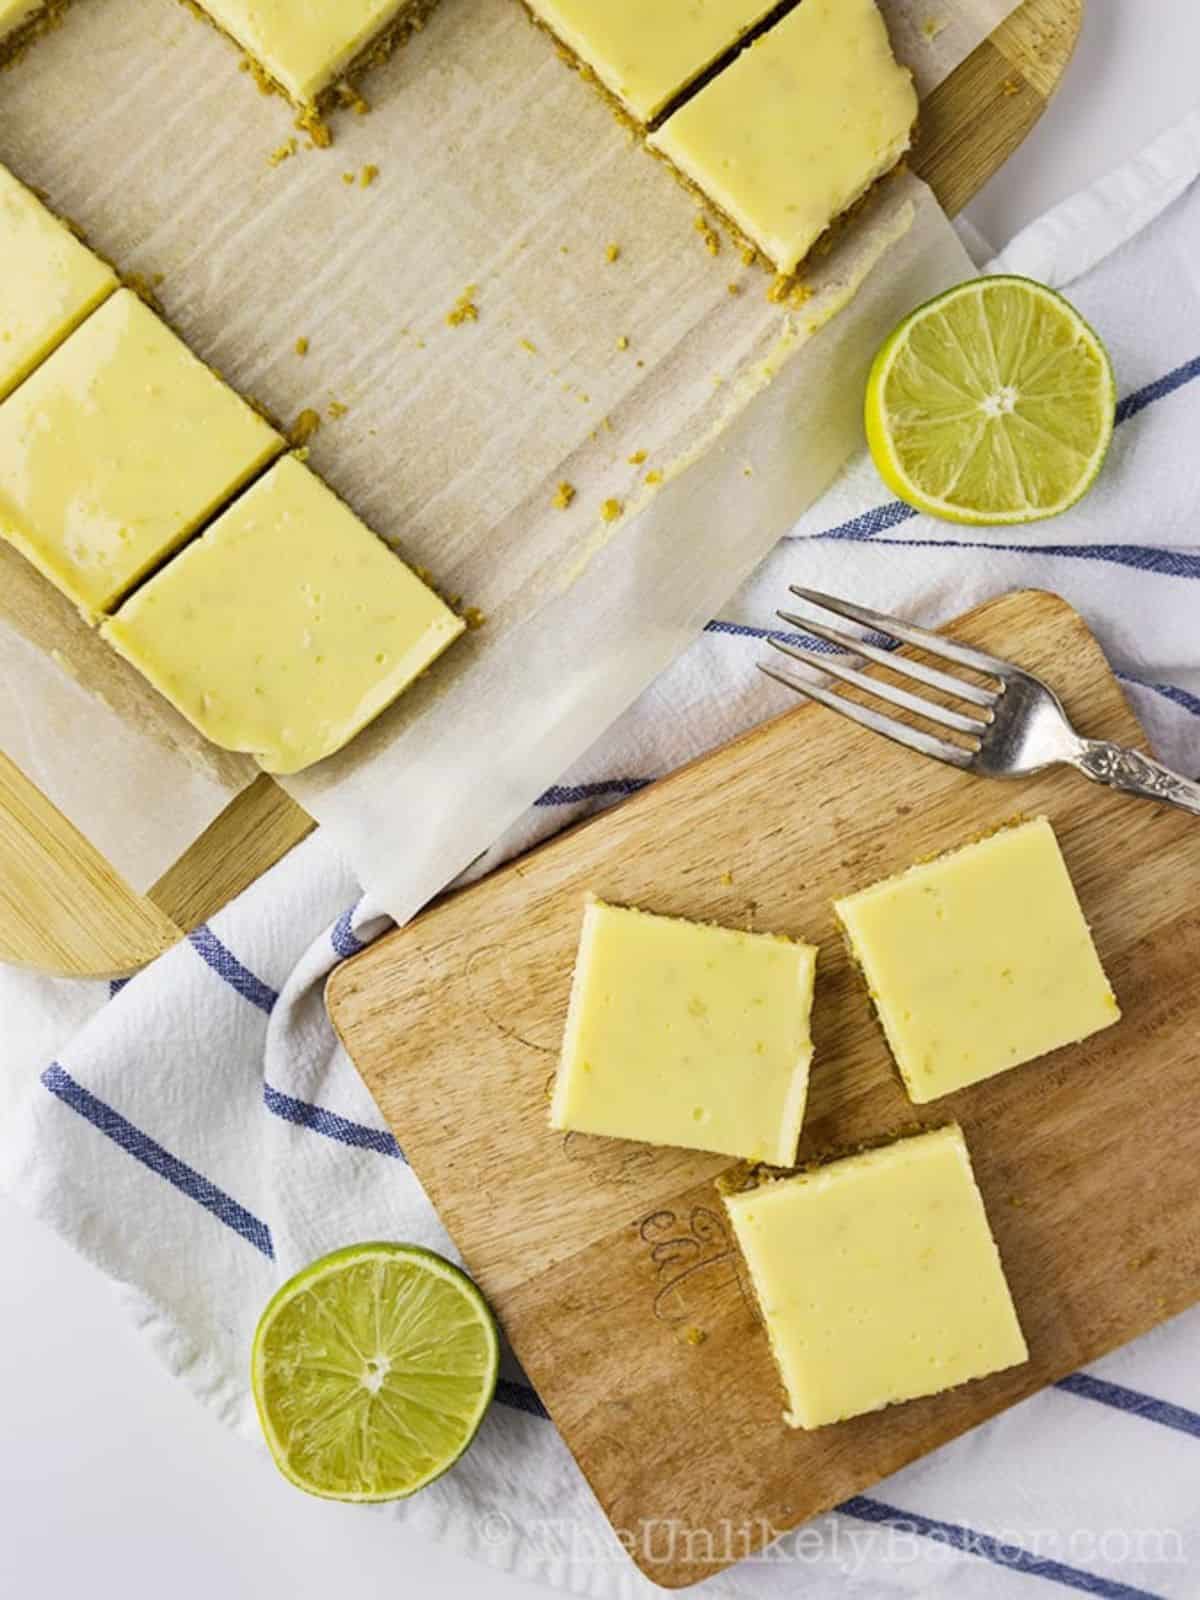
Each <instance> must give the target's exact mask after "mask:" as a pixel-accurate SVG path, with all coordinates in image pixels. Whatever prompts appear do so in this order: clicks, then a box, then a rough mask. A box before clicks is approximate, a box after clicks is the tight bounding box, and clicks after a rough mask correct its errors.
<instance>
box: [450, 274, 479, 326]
mask: <svg viewBox="0 0 1200 1600" xmlns="http://www.w3.org/2000/svg"><path fill="white" fill-rule="evenodd" d="M478 292H479V285H478V284H477V283H469V284H468V285H467V287H466V288H465V289H464V290H463V292H462V293H461V294H460V295H459V297H458V299H457V300H456V301H455V302H454V304H453V306H451V308H450V310H449V311H447V313H446V326H447V327H448V328H461V327H462V325H463V323H464V322H478V321H479V307H478V306H477V305H476V304H475V296H476V294H477V293H478Z"/></svg>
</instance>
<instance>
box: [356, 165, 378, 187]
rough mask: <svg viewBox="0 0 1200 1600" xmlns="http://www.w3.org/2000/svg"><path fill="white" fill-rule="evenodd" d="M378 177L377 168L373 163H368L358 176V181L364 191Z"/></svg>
mask: <svg viewBox="0 0 1200 1600" xmlns="http://www.w3.org/2000/svg"><path fill="white" fill-rule="evenodd" d="M378 176H379V168H378V167H377V166H376V165H375V163H374V162H373V161H368V162H367V164H366V166H365V167H364V168H363V169H362V171H361V172H360V173H359V175H358V181H359V183H360V184H361V185H362V187H363V188H364V189H369V188H370V187H371V185H372V184H373V183H374V182H375V179H376V178H377V177H378Z"/></svg>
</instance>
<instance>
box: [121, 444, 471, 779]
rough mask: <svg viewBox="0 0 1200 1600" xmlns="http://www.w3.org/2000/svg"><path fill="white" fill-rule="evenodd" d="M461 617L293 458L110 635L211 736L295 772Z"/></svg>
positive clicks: (435, 651)
mask: <svg viewBox="0 0 1200 1600" xmlns="http://www.w3.org/2000/svg"><path fill="white" fill-rule="evenodd" d="M462 630H463V623H462V621H461V619H460V618H458V617H456V616H455V614H454V613H453V612H452V611H451V610H450V609H449V607H448V606H446V605H444V604H443V603H442V601H441V600H439V599H438V597H437V595H436V594H434V593H433V591H432V590H431V589H428V588H426V586H425V585H424V584H423V583H422V582H421V580H420V579H419V578H418V577H417V576H416V575H415V574H414V573H413V572H411V571H410V570H409V568H408V567H406V566H405V564H404V562H403V561H401V560H400V558H399V556H397V555H394V554H393V553H392V551H391V550H389V549H388V547H387V546H386V545H385V544H384V543H383V541H382V540H380V539H378V538H376V536H375V535H374V534H373V533H372V532H371V531H370V529H369V528H367V527H366V526H365V524H364V523H362V522H360V521H359V519H358V518H357V517H356V516H355V515H354V513H353V512H352V511H351V510H350V509H349V507H347V506H346V505H344V504H343V503H342V502H341V501H340V500H339V499H338V498H337V496H336V495H335V494H334V493H333V491H332V490H331V489H328V488H327V487H326V486H325V484H323V483H322V482H321V480H320V479H319V478H317V477H315V476H314V475H313V473H311V472H310V471H309V470H308V468H307V467H305V466H303V465H302V464H301V463H300V462H299V461H297V460H296V459H295V457H294V456H285V457H284V458H283V460H282V461H278V462H276V463H275V465H274V466H273V467H272V468H271V470H270V471H269V472H267V473H266V474H265V475H264V476H263V477H262V478H260V479H259V481H258V482H257V483H256V484H254V485H253V486H252V487H251V488H249V489H247V491H246V492H245V494H243V495H242V497H241V498H240V499H239V500H237V501H235V502H234V504H233V505H232V506H230V507H229V509H228V510H227V511H226V512H225V513H224V514H223V515H222V516H220V517H218V518H217V520H216V521H215V522H214V523H213V524H212V526H211V527H210V528H208V529H206V530H205V532H204V533H203V534H202V535H201V536H200V538H198V539H197V540H195V541H194V542H193V543H192V544H190V545H189V546H188V548H187V549H186V550H184V551H182V552H181V553H180V554H179V555H177V556H176V557H175V559H174V560H173V561H169V562H168V563H167V565H166V566H165V567H163V569H162V570H161V572H157V573H155V575H154V577H152V578H151V579H150V580H149V582H148V583H145V584H143V586H142V587H141V588H140V589H139V590H138V591H137V593H136V594H133V595H131V596H130V598H129V599H128V600H127V601H126V602H125V604H124V605H123V606H122V607H121V609H120V610H119V611H118V612H117V614H116V616H115V617H113V618H111V619H110V621H108V622H106V623H105V624H104V627H103V630H102V632H103V636H104V638H105V639H106V640H107V641H108V642H109V644H111V645H112V646H113V647H114V648H115V649H116V650H118V651H119V652H120V653H121V655H123V656H124V657H125V658H126V660H128V661H130V662H132V664H133V665H134V666H135V667H137V669H138V671H139V672H141V673H143V674H144V676H145V677H147V678H148V679H149V680H150V682H151V683H152V684H153V685H154V687H155V688H156V689H158V690H159V692H160V693H162V694H164V695H165V696H166V698H167V699H168V700H169V701H170V702H171V704H172V705H174V706H175V707H176V709H177V710H179V711H181V712H182V713H183V715H184V716H185V717H187V719H188V720H189V722H192V723H193V724H194V725H195V726H196V727H197V728H199V730H200V732H201V733H203V734H204V735H205V737H206V738H209V739H211V740H212V741H213V743H214V744H217V745H220V746H222V747H223V748H224V749H227V750H244V751H247V752H249V754H251V755H253V756H255V757H256V758H257V759H258V761H259V763H260V764H261V765H262V766H263V767H264V768H265V769H266V770H267V771H268V772H279V773H288V772H299V771H300V770H301V769H302V768H303V767H308V766H311V765H312V764H313V763H314V762H316V761H320V760H322V759H323V758H324V757H325V756H328V755H332V754H333V752H334V751H335V750H340V749H341V747H342V746H343V745H344V744H346V743H347V742H348V741H349V740H350V739H352V738H353V737H354V735H355V734H356V733H357V732H358V731H359V729H360V728H363V727H365V726H366V724H367V723H368V722H370V721H372V720H373V719H374V718H375V717H377V716H378V715H379V713H380V712H381V711H383V710H384V708H385V707H386V706H388V705H390V703H391V702H392V701H393V700H394V699H395V698H396V697H397V695H399V694H400V693H401V691H402V690H404V689H405V688H407V687H408V685H409V684H410V683H411V682H412V681H413V679H414V678H416V677H417V676H418V674H420V673H421V672H423V671H424V670H425V668H426V667H427V666H429V664H430V663H431V662H432V661H433V660H434V659H435V658H436V657H437V656H439V655H440V654H441V652H442V651H443V650H444V649H445V648H446V646H447V645H448V644H450V642H451V641H452V640H453V639H455V638H457V637H458V635H459V634H460V633H461V632H462Z"/></svg>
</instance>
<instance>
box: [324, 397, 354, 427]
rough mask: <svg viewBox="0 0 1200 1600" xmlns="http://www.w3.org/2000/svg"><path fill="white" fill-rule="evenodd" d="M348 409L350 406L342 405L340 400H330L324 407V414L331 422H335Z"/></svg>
mask: <svg viewBox="0 0 1200 1600" xmlns="http://www.w3.org/2000/svg"><path fill="white" fill-rule="evenodd" d="M349 409H350V407H349V406H347V405H343V404H342V402H341V401H340V400H331V401H330V402H329V405H328V406H327V407H326V410H325V415H326V416H327V417H328V418H329V420H330V421H331V422H337V421H338V420H339V419H340V418H341V417H344V416H345V415H346V413H347V411H349Z"/></svg>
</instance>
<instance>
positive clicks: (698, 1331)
mask: <svg viewBox="0 0 1200 1600" xmlns="http://www.w3.org/2000/svg"><path fill="white" fill-rule="evenodd" d="M683 1337H684V1338H685V1339H686V1340H687V1342H688V1343H689V1344H693V1345H697V1344H703V1343H704V1341H705V1340H706V1339H707V1338H708V1335H707V1334H706V1333H705V1331H704V1329H703V1328H689V1329H688V1330H687V1332H686V1333H685V1334H684V1336H683Z"/></svg>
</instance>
